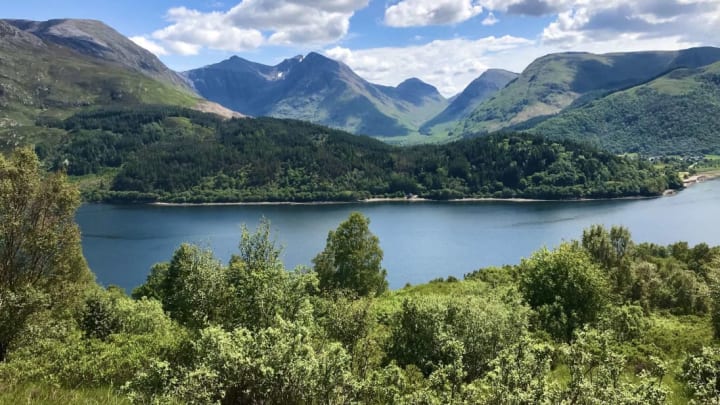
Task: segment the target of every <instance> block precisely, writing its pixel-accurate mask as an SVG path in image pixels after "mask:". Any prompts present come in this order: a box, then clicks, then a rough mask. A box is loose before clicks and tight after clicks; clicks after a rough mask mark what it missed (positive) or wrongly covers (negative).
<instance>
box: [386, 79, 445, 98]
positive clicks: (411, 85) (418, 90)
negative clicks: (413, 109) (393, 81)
mask: <svg viewBox="0 0 720 405" xmlns="http://www.w3.org/2000/svg"><path fill="white" fill-rule="evenodd" d="M395 89H396V91H397V94H398V95H399V96H400V97H401V98H402V99H404V100H407V101H410V102H411V103H413V104H418V103H422V102H423V99H425V98H428V97H431V98H438V99H443V97H442V95H440V92H438V89H437V88H435V86H432V85H429V84H427V83H425V82H424V81H422V80H420V79H418V78H417V77H411V78H409V79H407V80H405V81H403V82H402V83H400V84H398V86H397V87H396V88H395Z"/></svg>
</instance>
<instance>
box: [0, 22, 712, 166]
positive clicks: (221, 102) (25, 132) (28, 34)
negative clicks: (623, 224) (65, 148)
mask: <svg viewBox="0 0 720 405" xmlns="http://www.w3.org/2000/svg"><path fill="white" fill-rule="evenodd" d="M718 63H720V49H718V48H712V47H702V48H691V49H686V50H679V51H664V52H626V53H610V54H603V55H596V54H591V53H585V52H567V53H558V54H550V55H546V56H543V57H541V58H539V59H537V60H535V61H534V62H533V63H531V64H530V65H529V66H528V67H527V68H526V69H525V70H524V71H523V72H521V73H519V74H517V73H512V72H508V71H504V70H500V69H489V70H487V71H486V72H484V73H483V74H482V75H480V76H479V77H478V78H476V79H475V80H474V81H472V82H471V83H470V84H469V85H468V86H467V88H465V89H464V90H463V91H462V92H461V93H460V94H458V95H456V96H453V97H451V98H449V99H446V98H445V97H443V96H442V95H441V94H440V93H439V92H438V90H437V89H436V88H435V87H433V86H432V85H430V84H427V83H425V82H423V81H422V80H420V79H417V78H410V79H407V80H405V81H403V82H402V83H400V84H398V85H397V86H395V87H393V86H385V85H379V84H374V83H370V82H368V81H367V80H365V79H363V78H362V77H360V76H359V75H358V74H356V73H355V72H353V70H352V69H351V68H350V67H349V66H347V65H345V64H343V63H341V62H339V61H336V60H333V59H330V58H328V57H326V56H323V55H321V54H319V53H314V52H312V53H309V54H307V55H304V56H296V57H293V58H289V59H286V60H284V61H282V62H280V63H278V64H277V65H274V66H269V65H264V64H260V63H256V62H252V61H249V60H246V59H243V58H240V57H237V56H234V57H232V58H230V59H227V60H224V61H222V62H219V63H216V64H213V65H209V66H205V67H203V68H199V69H194V70H190V71H187V72H182V73H177V72H174V71H172V70H171V69H169V68H168V67H166V66H165V65H164V64H163V63H162V62H161V61H160V60H159V59H158V58H157V57H156V56H155V55H153V54H152V53H150V52H148V51H146V50H145V49H143V48H141V47H139V46H138V45H136V44H135V43H134V42H132V41H130V40H129V39H128V38H126V37H124V36H123V35H121V34H119V33H118V32H117V31H115V30H114V29H112V28H111V27H108V26H107V25H105V24H103V23H102V22H99V21H92V20H72V19H62V20H50V21H45V22H37V21H26V20H0V147H2V148H7V147H13V146H15V145H19V144H22V143H32V142H33V140H34V139H36V138H42V137H52V136H57V134H56V133H55V132H54V131H53V129H52V128H53V126H52V125H50V126H48V125H44V124H43V123H44V122H46V121H48V120H58V119H64V118H66V117H68V116H70V115H72V114H74V113H76V112H78V111H83V110H87V109H91V108H97V107H113V106H114V107H117V106H143V105H168V106H174V107H186V108H193V109H198V110H201V111H207V112H213V113H216V114H219V115H222V116H224V117H240V116H243V115H249V116H272V117H276V118H293V119H299V120H304V121H310V122H313V123H318V124H323V125H326V126H330V127H334V128H338V129H343V130H346V131H349V132H352V133H355V134H363V135H370V136H375V137H380V138H381V139H383V140H386V141H389V142H392V143H400V144H402V143H423V142H447V141H452V140H456V139H460V138H462V137H469V136H479V135H483V134H487V133H491V132H495V131H499V130H506V129H507V130H519V131H527V132H532V133H536V134H542V135H545V136H549V137H553V138H572V139H575V140H581V141H589V142H591V143H595V144H597V145H599V146H601V147H603V148H606V149H609V150H611V151H613V152H617V153H624V152H641V153H646V154H672V153H709V152H714V153H715V152H720V139H718V138H720V137H718V134H719V133H720V118H718V117H720V79H718V70H720V65H719V64H718Z"/></svg>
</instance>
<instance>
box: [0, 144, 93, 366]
mask: <svg viewBox="0 0 720 405" xmlns="http://www.w3.org/2000/svg"><path fill="white" fill-rule="evenodd" d="M79 204H80V200H79V194H78V192H77V190H76V189H74V188H73V187H72V186H70V185H69V184H68V182H67V179H66V177H65V175H64V174H63V173H55V174H50V175H45V174H44V173H43V171H42V170H41V168H40V164H39V162H38V160H37V157H36V156H35V155H34V154H33V153H32V151H30V150H28V149H17V150H16V151H15V152H14V153H13V154H12V157H11V158H10V159H9V160H6V159H5V158H4V157H3V156H2V155H0V360H2V359H4V358H5V355H6V353H7V350H8V347H9V345H10V344H11V343H12V341H13V339H14V338H15V337H16V336H17V335H18V334H19V333H20V332H21V331H22V329H23V328H24V325H25V322H26V321H27V319H28V318H29V317H30V316H31V315H32V314H33V313H35V312H37V311H40V310H42V309H49V308H58V309H62V308H64V306H70V307H71V306H72V305H74V302H73V300H74V296H75V295H76V294H77V290H78V289H81V288H82V286H83V285H84V284H87V283H89V282H90V280H91V278H92V276H91V274H90V272H89V271H88V268H87V265H86V263H85V259H84V258H83V256H82V250H81V246H80V231H79V229H78V226H77V224H75V210H76V208H77V207H78V205H79Z"/></svg>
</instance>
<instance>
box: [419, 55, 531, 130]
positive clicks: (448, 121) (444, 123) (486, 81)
mask: <svg viewBox="0 0 720 405" xmlns="http://www.w3.org/2000/svg"><path fill="white" fill-rule="evenodd" d="M518 76H519V75H518V74H517V73H513V72H509V71H507V70H502V69H488V70H487V71H485V72H484V73H483V74H482V75H480V77H478V78H477V79H475V80H473V81H472V82H471V83H470V84H469V85H468V86H467V87H466V88H465V90H463V91H462V93H460V94H458V95H457V96H455V97H454V98H453V99H452V100H450V105H448V106H447V108H446V109H445V110H443V112H441V113H440V114H438V115H437V116H435V117H434V118H433V119H431V120H430V121H428V122H426V123H425V124H423V126H422V127H421V128H420V131H421V132H423V133H432V132H435V131H448V130H450V129H451V127H452V126H453V125H454V124H456V122H457V121H458V120H461V119H463V118H466V117H468V116H469V115H470V113H472V112H473V110H475V108H476V107H477V106H478V105H480V104H481V103H482V102H483V101H485V100H487V99H489V98H490V97H492V96H493V95H494V94H495V93H497V92H498V91H500V90H501V89H503V88H504V87H505V86H507V84H508V83H510V82H511V81H513V80H515V79H516V78H517V77H518Z"/></svg>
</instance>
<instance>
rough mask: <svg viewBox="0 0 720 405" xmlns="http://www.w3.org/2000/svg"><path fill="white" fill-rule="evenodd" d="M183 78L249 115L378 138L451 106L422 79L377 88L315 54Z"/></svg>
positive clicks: (408, 129) (230, 65)
mask: <svg viewBox="0 0 720 405" xmlns="http://www.w3.org/2000/svg"><path fill="white" fill-rule="evenodd" d="M184 75H185V76H186V77H187V78H188V79H189V80H190V82H191V83H192V85H193V86H194V88H195V89H196V90H197V92H198V93H199V94H200V95H202V96H203V97H205V98H207V99H208V100H212V101H215V102H217V103H220V104H222V105H224V106H225V107H227V108H230V109H233V110H236V111H240V112H242V113H245V114H248V115H253V116H272V117H278V118H294V119H300V120H305V121H310V122H314V123H319V124H324V125H327V126H330V127H334V128H339V129H344V130H347V131H350V132H353V133H360V134H367V135H374V136H400V135H407V134H410V133H413V132H416V131H417V129H418V128H419V127H420V125H422V124H423V123H424V122H425V121H427V120H429V119H430V118H432V117H433V116H435V115H436V114H438V113H439V112H440V111H442V110H443V109H444V108H445V107H446V105H447V101H446V100H445V99H444V98H443V97H442V96H441V95H440V93H439V92H438V91H437V89H436V88H434V87H433V86H430V85H429V84H426V83H424V82H422V81H420V80H419V79H409V80H406V81H405V82H403V83H401V84H400V85H399V86H397V87H389V86H380V85H376V84H372V83H369V82H367V81H366V80H364V79H362V78H361V77H360V76H358V75H357V74H356V73H355V72H353V71H352V69H350V68H349V67H348V66H347V65H345V64H343V63H340V62H338V61H335V60H332V59H330V58H327V57H325V56H322V55H320V54H318V53H314V52H313V53H310V54H308V55H307V56H305V57H303V56H297V57H295V58H292V59H286V60H284V61H283V62H281V63H280V64H278V65H275V66H267V65H262V64H259V63H255V62H251V61H248V60H245V59H242V58H239V57H236V56H235V57H232V58H230V59H228V60H225V61H222V62H220V63H217V64H214V65H210V66H206V67H204V68H200V69H195V70H191V71H188V72H185V73H184Z"/></svg>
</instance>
